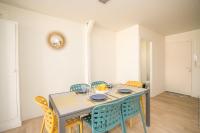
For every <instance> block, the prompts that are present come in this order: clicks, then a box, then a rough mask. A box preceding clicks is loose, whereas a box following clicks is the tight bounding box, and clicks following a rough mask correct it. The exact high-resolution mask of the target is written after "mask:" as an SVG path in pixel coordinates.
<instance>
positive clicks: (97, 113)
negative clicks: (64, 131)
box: [83, 100, 126, 133]
mask: <svg viewBox="0 0 200 133" xmlns="http://www.w3.org/2000/svg"><path fill="white" fill-rule="evenodd" d="M121 109H122V100H118V101H114V102H111V103H107V104H102V105H98V106H96V107H94V108H93V110H92V113H91V115H89V116H86V117H84V118H83V120H84V121H85V122H86V123H87V124H88V126H89V127H91V128H92V133H104V132H108V131H109V130H111V129H112V128H114V127H115V126H117V125H118V124H120V125H121V128H122V132H123V133H126V128H125V124H124V120H123V116H122V110H121Z"/></svg>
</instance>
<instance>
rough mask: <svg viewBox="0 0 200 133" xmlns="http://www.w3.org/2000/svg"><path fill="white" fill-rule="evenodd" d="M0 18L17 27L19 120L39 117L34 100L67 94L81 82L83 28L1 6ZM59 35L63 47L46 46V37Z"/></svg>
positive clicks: (39, 113)
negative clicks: (56, 48)
mask: <svg viewBox="0 0 200 133" xmlns="http://www.w3.org/2000/svg"><path fill="white" fill-rule="evenodd" d="M0 13H1V14H3V16H2V17H3V18H5V19H10V20H13V21H17V22H18V23H19V67H20V96H21V99H20V100H21V114H22V119H23V120H25V119H29V118H32V117H35V116H38V115H41V109H40V108H39V107H38V106H37V105H36V104H35V103H34V97H35V96H37V95H43V96H45V97H47V96H48V94H50V93H56V92H63V91H67V90H69V86H70V85H71V84H73V83H77V82H84V53H83V52H84V50H83V49H84V45H83V44H84V41H83V27H84V26H83V25H82V24H80V23H75V22H71V21H67V20H63V19H58V18H54V17H50V16H47V15H42V14H39V13H35V12H31V11H27V10H22V9H19V8H14V7H11V6H7V5H4V4H0ZM54 30H56V31H60V32H62V33H63V34H64V36H65V37H66V41H67V43H66V47H64V48H63V49H61V50H55V49H52V48H51V47H49V46H48V44H47V40H46V39H47V35H48V33H49V32H51V31H54Z"/></svg>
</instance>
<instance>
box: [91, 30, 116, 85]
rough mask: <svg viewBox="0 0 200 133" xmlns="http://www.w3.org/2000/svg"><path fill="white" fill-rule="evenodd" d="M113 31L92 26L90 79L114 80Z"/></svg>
mask: <svg viewBox="0 0 200 133" xmlns="http://www.w3.org/2000/svg"><path fill="white" fill-rule="evenodd" d="M115 35H116V34H115V32H112V31H110V30H107V29H104V28H101V27H99V26H94V29H93V30H92V33H91V79H92V81H96V80H103V81H107V82H115V77H116V75H115V72H116V69H115V67H116V62H115V52H116V51H115Z"/></svg>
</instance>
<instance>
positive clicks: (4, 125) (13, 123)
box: [0, 119, 22, 132]
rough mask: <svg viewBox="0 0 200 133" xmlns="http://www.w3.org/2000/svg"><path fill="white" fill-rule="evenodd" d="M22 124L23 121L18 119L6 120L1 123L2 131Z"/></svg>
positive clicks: (0, 129)
mask: <svg viewBox="0 0 200 133" xmlns="http://www.w3.org/2000/svg"><path fill="white" fill-rule="evenodd" d="M21 125H22V123H21V121H20V120H18V119H15V120H10V121H5V122H2V123H0V132H3V131H6V130H9V129H12V128H16V127H19V126H21Z"/></svg>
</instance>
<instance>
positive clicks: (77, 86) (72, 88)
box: [70, 83, 90, 91]
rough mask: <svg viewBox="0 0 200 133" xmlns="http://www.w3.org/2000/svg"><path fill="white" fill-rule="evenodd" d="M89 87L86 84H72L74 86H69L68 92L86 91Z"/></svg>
mask: <svg viewBox="0 0 200 133" xmlns="http://www.w3.org/2000/svg"><path fill="white" fill-rule="evenodd" d="M89 87H90V85H88V84H84V83H83V84H74V85H71V86H70V91H79V90H82V89H87V88H89Z"/></svg>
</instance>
